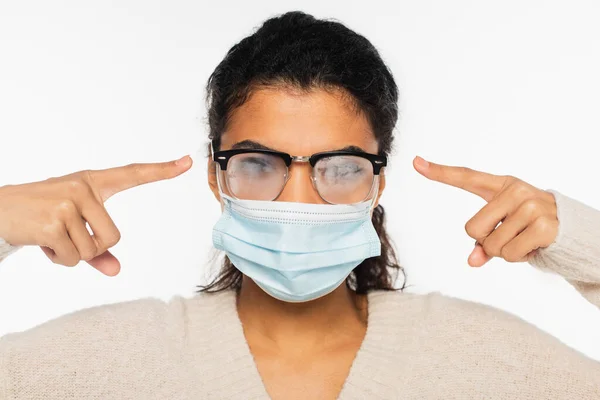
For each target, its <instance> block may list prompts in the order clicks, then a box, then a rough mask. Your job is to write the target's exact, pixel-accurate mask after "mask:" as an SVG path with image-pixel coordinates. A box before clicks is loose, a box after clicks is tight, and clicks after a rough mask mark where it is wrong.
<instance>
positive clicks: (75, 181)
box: [65, 175, 88, 198]
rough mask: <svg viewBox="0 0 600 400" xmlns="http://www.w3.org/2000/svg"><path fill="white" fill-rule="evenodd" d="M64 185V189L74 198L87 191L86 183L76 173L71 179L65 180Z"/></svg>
mask: <svg viewBox="0 0 600 400" xmlns="http://www.w3.org/2000/svg"><path fill="white" fill-rule="evenodd" d="M65 186H66V188H65V191H66V192H67V193H68V194H69V195H71V196H73V197H75V198H77V197H81V196H82V195H84V194H86V193H87V191H88V186H87V184H86V183H85V182H84V181H83V180H82V179H81V178H80V177H79V176H78V175H74V176H73V178H72V179H69V180H67V181H66V182H65Z"/></svg>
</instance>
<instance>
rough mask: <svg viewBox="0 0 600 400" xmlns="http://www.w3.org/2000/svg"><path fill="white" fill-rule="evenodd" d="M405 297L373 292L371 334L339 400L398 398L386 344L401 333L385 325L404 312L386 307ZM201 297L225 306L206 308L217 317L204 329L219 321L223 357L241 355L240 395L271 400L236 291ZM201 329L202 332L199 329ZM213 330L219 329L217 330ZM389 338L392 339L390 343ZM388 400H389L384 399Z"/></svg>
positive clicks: (238, 358) (370, 295)
mask: <svg viewBox="0 0 600 400" xmlns="http://www.w3.org/2000/svg"><path fill="white" fill-rule="evenodd" d="M402 295H403V294H401V293H395V292H387V291H373V292H370V293H368V295H367V298H368V317H367V331H366V334H365V337H364V338H363V341H362V343H361V345H360V347H359V349H358V351H357V353H356V356H355V358H354V360H353V362H352V365H351V367H350V371H349V373H348V376H347V377H346V379H345V381H344V384H343V386H342V390H341V391H340V393H339V395H338V400H346V399H359V398H360V399H364V398H377V397H379V395H378V394H379V393H381V394H395V391H394V386H395V384H396V383H395V382H393V381H391V380H390V381H386V378H385V377H386V376H389V375H390V374H387V373H385V372H386V371H389V369H390V368H393V366H391V365H388V363H386V362H385V355H386V354H388V353H389V349H386V346H385V345H384V343H389V337H390V335H397V334H398V332H394V331H393V328H392V327H393V326H394V325H393V324H392V325H390V324H389V323H385V322H386V320H389V319H390V318H393V319H397V318H398V315H399V313H400V310H394V309H395V308H396V307H394V306H393V305H392V306H391V307H386V304H389V303H390V302H392V303H396V302H397V301H398V300H397V297H396V296H402ZM200 296H201V297H204V296H209V297H208V298H210V297H213V300H215V302H216V303H220V304H222V307H213V306H209V307H206V308H205V310H204V311H205V312H208V313H214V315H212V316H211V318H209V319H208V320H206V319H205V318H200V319H201V320H204V321H202V324H203V325H204V326H205V324H207V323H208V324H211V323H214V321H219V323H218V324H217V325H218V326H219V327H221V329H211V332H213V334H215V335H218V338H216V339H218V340H219V342H222V343H225V342H226V343H227V345H228V346H227V348H226V349H224V351H226V352H227V353H228V354H222V355H221V356H222V357H224V358H231V355H232V354H236V355H237V356H236V357H235V358H236V366H235V369H236V371H232V373H235V372H237V373H238V374H240V375H241V376H244V381H245V382H244V387H245V388H246V390H248V391H247V392H240V391H239V389H241V388H239V387H238V388H236V389H237V390H236V392H238V393H245V395H249V394H250V393H252V396H253V397H252V398H258V399H270V396H269V394H268V392H267V389H266V387H265V385H264V382H263V380H262V377H261V376H260V372H259V371H258V367H257V365H256V362H255V360H254V356H253V355H252V352H251V351H250V347H249V345H248V342H247V341H246V337H245V335H244V330H243V325H242V322H241V320H240V318H239V315H238V313H237V306H236V294H235V291H233V290H226V291H223V292H219V293H215V294H206V295H205V294H202V295H200ZM203 308H204V307H203ZM390 310H392V312H390ZM393 311H396V312H393ZM204 317H206V315H204ZM190 322H191V321H190ZM197 328H199V329H201V328H200V326H199V325H198V327H197ZM213 328H216V327H214V326H213ZM192 329H194V328H192ZM204 329H206V328H204ZM190 333H191V334H192V335H194V334H195V333H198V332H195V331H194V330H192V331H191V332H190ZM386 338H388V339H387V340H386ZM208 343H210V342H208ZM227 365H228V364H227V363H223V364H221V365H220V366H218V365H213V367H214V368H221V367H222V368H225V369H226V368H227ZM223 372H225V371H223ZM222 376H227V374H223V375H222ZM237 382H239V380H237ZM366 382H368V384H367V385H365V383H366ZM222 383H223V385H226V384H228V383H227V382H226V381H223V382H222ZM384 398H389V397H385V396H384Z"/></svg>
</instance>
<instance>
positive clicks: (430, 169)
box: [414, 157, 506, 202]
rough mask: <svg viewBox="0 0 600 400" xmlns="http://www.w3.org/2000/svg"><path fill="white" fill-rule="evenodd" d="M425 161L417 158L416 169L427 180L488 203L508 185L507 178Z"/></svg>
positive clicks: (415, 161)
mask: <svg viewBox="0 0 600 400" xmlns="http://www.w3.org/2000/svg"><path fill="white" fill-rule="evenodd" d="M421 160H422V161H421ZM423 161H425V160H423V159H422V158H421V157H416V158H415V160H414V165H415V169H416V170H417V171H418V172H419V173H420V174H422V175H423V176H425V177H426V178H428V179H431V180H433V181H436V182H441V183H445V184H447V185H450V186H454V187H457V188H460V189H463V190H466V191H467V192H470V193H473V194H475V195H477V196H479V197H481V198H483V199H484V200H486V201H488V202H489V201H490V200H492V199H493V198H494V197H495V196H496V195H497V194H498V193H499V192H500V191H501V190H502V188H503V187H504V186H505V184H506V177H505V176H500V175H494V174H489V173H487V172H482V171H477V170H474V169H471V168H467V167H459V166H450V165H442V164H436V163H433V162H427V161H425V162H424V163H423ZM427 164H428V165H427Z"/></svg>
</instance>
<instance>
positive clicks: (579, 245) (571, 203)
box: [529, 190, 600, 308]
mask: <svg viewBox="0 0 600 400" xmlns="http://www.w3.org/2000/svg"><path fill="white" fill-rule="evenodd" d="M548 192H550V193H552V194H553V195H554V198H555V199H556V206H557V216H558V235H557V236H556V239H555V240H554V243H552V244H551V245H550V246H548V247H546V248H542V249H538V251H537V252H535V253H534V255H533V257H532V258H531V260H530V261H529V263H530V264H531V265H533V266H536V267H538V268H540V269H541V270H545V271H551V272H555V273H557V274H559V275H561V276H563V277H564V278H565V279H566V280H567V281H568V282H569V283H571V284H572V285H573V286H574V287H575V288H576V289H577V290H578V291H579V293H581V294H582V295H583V296H584V297H585V298H586V299H587V300H588V301H590V302H591V303H592V304H594V305H595V306H596V307H598V308H600V211H598V210H596V209H595V208H592V207H591V206H588V205H586V204H584V203H582V202H579V201H577V200H575V199H572V198H570V197H567V196H565V195H563V194H561V193H560V192H557V191H555V190H548Z"/></svg>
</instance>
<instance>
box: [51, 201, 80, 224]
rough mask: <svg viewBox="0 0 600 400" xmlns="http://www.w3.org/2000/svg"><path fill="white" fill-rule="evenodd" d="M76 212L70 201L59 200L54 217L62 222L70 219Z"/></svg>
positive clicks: (75, 207)
mask: <svg viewBox="0 0 600 400" xmlns="http://www.w3.org/2000/svg"><path fill="white" fill-rule="evenodd" d="M77 212H78V211H77V206H75V203H73V202H72V201H71V200H61V201H59V202H58V204H56V207H55V213H56V216H57V217H58V218H59V219H63V220H64V219H67V218H71V217H72V215H73V214H75V213H77Z"/></svg>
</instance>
